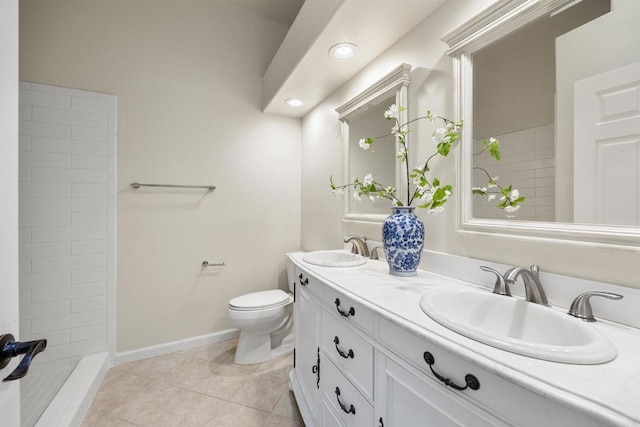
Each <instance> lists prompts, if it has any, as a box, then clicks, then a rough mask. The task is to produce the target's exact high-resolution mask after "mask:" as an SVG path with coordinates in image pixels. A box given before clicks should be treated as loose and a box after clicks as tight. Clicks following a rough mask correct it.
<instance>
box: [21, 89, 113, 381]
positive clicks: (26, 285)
mask: <svg viewBox="0 0 640 427" xmlns="http://www.w3.org/2000/svg"><path fill="white" fill-rule="evenodd" d="M19 171H20V189H19V194H20V321H21V322H20V334H21V337H20V338H21V341H27V340H33V339H39V338H46V339H47V340H48V346H47V349H46V350H45V351H44V352H43V353H41V354H40V355H38V356H37V357H36V358H35V359H34V364H33V371H32V372H36V373H37V372H38V371H39V372H43V371H48V370H53V369H61V368H64V367H73V366H75V364H76V363H77V362H78V361H79V360H80V359H81V358H82V356H85V355H89V354H93V353H96V352H104V351H109V355H110V357H111V358H113V357H114V353H115V236H116V234H115V227H116V224H115V220H116V216H115V214H116V198H115V182H116V181H115V178H116V97H115V96H113V95H106V94H101V93H94V92H87V91H83V90H76V89H66V88H60V87H54V86H46V85H41V84H36V83H26V82H21V83H20V170H19Z"/></svg>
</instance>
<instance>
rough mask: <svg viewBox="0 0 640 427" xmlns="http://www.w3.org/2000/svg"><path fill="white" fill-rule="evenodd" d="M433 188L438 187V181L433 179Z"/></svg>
mask: <svg viewBox="0 0 640 427" xmlns="http://www.w3.org/2000/svg"><path fill="white" fill-rule="evenodd" d="M433 186H434V187H440V180H439V179H438V178H433Z"/></svg>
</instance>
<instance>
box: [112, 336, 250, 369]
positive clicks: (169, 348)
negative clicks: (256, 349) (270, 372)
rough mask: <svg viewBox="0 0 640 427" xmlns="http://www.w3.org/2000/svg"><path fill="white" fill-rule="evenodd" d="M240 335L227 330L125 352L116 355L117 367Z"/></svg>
mask: <svg viewBox="0 0 640 427" xmlns="http://www.w3.org/2000/svg"><path fill="white" fill-rule="evenodd" d="M239 335H240V330H238V329H227V330H226V331H220V332H214V333H212V334H207V335H201V336H199V337H192V338H186V339H184V340H179V341H172V342H168V343H164V344H158V345H152V346H150V347H145V348H140V349H137V350H130V351H123V352H121V353H116V361H115V364H116V366H118V365H122V364H123V363H128V362H135V361H136V360H142V359H147V358H149V357H155V356H162V355H164V354H169V353H175V352H176V351H182V350H187V349H190V348H194V347H200V346H203V345H207V344H215V343H217V342H220V341H226V340H230V339H233V338H236V337H238V336H239Z"/></svg>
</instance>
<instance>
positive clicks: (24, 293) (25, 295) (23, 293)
mask: <svg viewBox="0 0 640 427" xmlns="http://www.w3.org/2000/svg"><path fill="white" fill-rule="evenodd" d="M19 301H20V305H26V304H31V289H20V296H19Z"/></svg>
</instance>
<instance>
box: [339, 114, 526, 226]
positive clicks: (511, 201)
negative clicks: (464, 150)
mask: <svg viewBox="0 0 640 427" xmlns="http://www.w3.org/2000/svg"><path fill="white" fill-rule="evenodd" d="M404 110H405V108H404V107H398V106H396V105H395V104H393V105H391V106H390V107H389V109H388V110H386V111H385V113H384V117H385V119H387V120H389V121H392V122H393V127H392V128H391V132H390V133H389V134H386V135H382V136H379V137H375V138H369V137H366V138H362V139H360V141H359V145H360V148H362V149H363V150H368V149H369V148H371V145H372V144H373V143H374V141H375V140H377V139H381V138H385V137H387V136H389V135H393V136H394V137H395V140H396V142H397V143H398V146H399V151H398V154H397V156H396V157H397V158H398V159H400V162H401V163H402V164H403V165H404V166H405V172H406V176H407V201H406V205H405V204H403V202H402V201H401V200H400V199H399V198H398V196H397V195H396V189H395V188H394V187H393V186H384V185H382V184H381V183H379V182H377V181H376V180H375V179H374V177H373V175H372V174H367V175H366V176H365V177H364V178H363V179H360V178H357V177H356V178H354V180H353V182H352V183H351V184H345V185H336V184H334V182H333V177H331V178H330V179H329V183H330V186H331V188H330V191H331V192H332V193H333V194H339V193H342V192H344V191H345V190H348V189H351V188H352V189H353V197H354V198H355V199H356V200H358V201H360V200H361V199H362V196H366V197H368V198H369V199H370V200H371V201H372V202H373V201H375V199H388V200H391V201H392V203H393V205H394V206H412V205H413V203H416V204H417V207H419V208H423V209H426V210H427V211H428V212H429V213H433V214H435V213H439V212H442V211H443V210H444V205H445V204H446V202H447V200H448V199H449V197H450V196H451V194H452V193H453V187H452V186H451V184H443V183H441V182H440V180H439V179H438V178H435V177H433V178H429V176H428V173H429V172H430V168H429V163H430V162H431V161H432V160H433V159H434V158H436V157H438V156H441V157H447V156H448V155H449V152H450V151H451V148H452V146H453V145H454V144H455V143H456V141H458V140H459V139H460V135H461V132H462V122H454V121H452V120H449V119H447V118H445V117H441V116H437V115H434V114H432V113H431V112H430V111H427V114H426V115H424V116H420V117H417V118H415V119H413V120H409V121H408V122H406V123H403V124H401V123H400V122H399V120H398V117H399V113H400V112H402V111H404ZM423 119H426V120H429V121H431V122H432V123H435V122H438V121H441V122H442V123H443V125H444V126H443V127H440V128H437V129H436V130H435V131H434V132H433V134H432V139H433V142H434V144H435V146H436V150H435V152H434V153H433V154H432V155H430V156H429V157H427V159H426V160H425V161H424V162H423V163H420V164H418V165H417V166H416V167H414V168H413V169H411V170H410V169H409V150H408V147H407V135H408V134H409V124H411V123H413V122H416V121H418V120H423ZM483 153H488V154H489V155H491V157H493V158H494V159H496V160H497V161H499V160H500V143H499V142H498V140H497V139H495V138H489V139H488V140H484V141H482V149H481V150H480V152H479V153H474V155H481V154H483ZM474 169H477V170H481V171H483V172H484V174H485V175H486V176H487V178H488V183H487V185H486V186H485V187H474V188H473V189H472V192H473V194H474V195H477V196H487V198H488V200H489V201H492V200H494V199H496V198H498V196H499V197H500V198H499V203H498V204H497V206H496V207H497V208H499V209H504V211H505V212H509V213H512V212H515V211H517V210H518V209H519V208H520V204H521V203H522V202H523V201H524V200H525V197H524V196H521V195H520V193H519V191H518V190H517V189H515V188H513V186H512V185H508V186H504V187H503V186H501V185H499V184H498V183H497V180H498V177H497V176H495V177H492V176H491V174H490V173H489V172H488V171H487V170H486V169H483V168H480V167H474ZM410 178H411V183H413V185H414V190H413V192H412V191H411V188H410V187H411V184H410Z"/></svg>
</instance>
